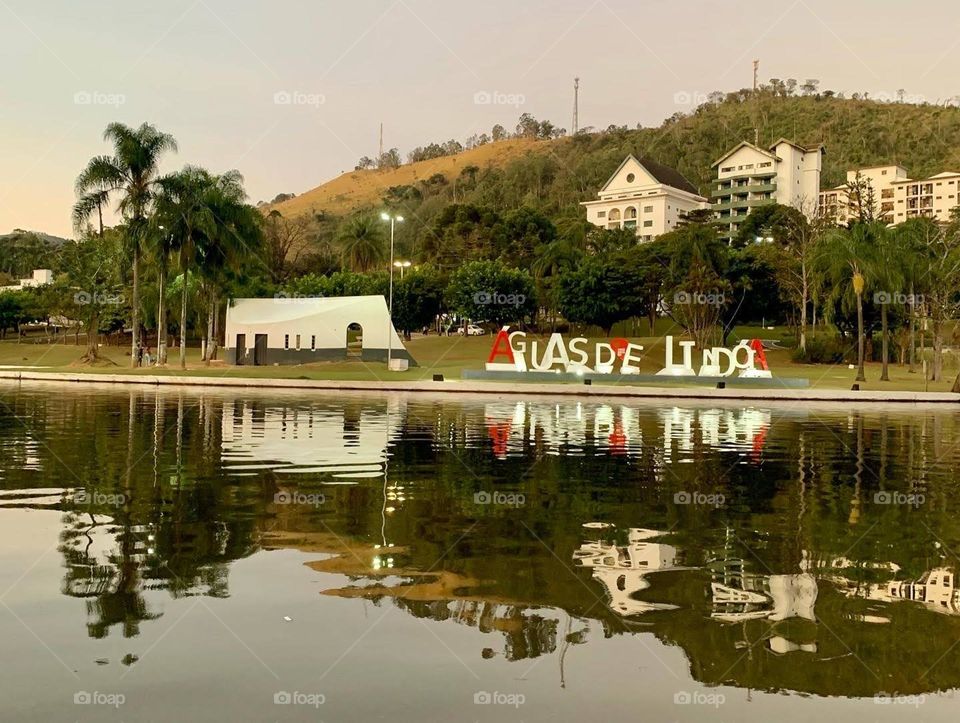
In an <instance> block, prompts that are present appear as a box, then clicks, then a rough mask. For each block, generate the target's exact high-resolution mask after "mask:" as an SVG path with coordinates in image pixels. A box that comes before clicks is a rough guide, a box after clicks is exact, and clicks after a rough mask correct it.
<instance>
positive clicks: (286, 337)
mask: <svg viewBox="0 0 960 723" xmlns="http://www.w3.org/2000/svg"><path fill="white" fill-rule="evenodd" d="M283 348H284V349H289V348H290V335H289V334H284V335H283Z"/></svg>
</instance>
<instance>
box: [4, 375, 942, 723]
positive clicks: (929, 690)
mask: <svg viewBox="0 0 960 723" xmlns="http://www.w3.org/2000/svg"><path fill="white" fill-rule="evenodd" d="M958 426H960V425H958V415H957V413H956V412H955V411H949V408H947V407H940V408H932V407H928V408H921V407H911V406H907V405H902V406H890V407H871V406H867V405H864V406H855V405H843V406H840V405H835V406H831V405H824V404H807V405H799V404H789V403H786V402H785V403H783V404H782V405H776V404H769V403H766V402H764V403H763V404H756V405H754V404H751V405H744V404H738V403H724V404H709V403H702V404H697V403H690V402H687V401H684V402H683V403H682V406H677V405H675V404H673V403H671V402H670V401H669V400H654V401H640V402H638V401H634V400H630V401H629V402H628V403H621V401H616V400H611V401H610V402H609V403H605V404H604V403H597V402H596V400H595V398H591V400H590V401H589V402H588V401H578V400H577V399H576V398H571V397H567V398H561V397H557V398H537V399H534V400H526V399H523V398H521V397H495V396H473V397H466V396H465V397H456V396H454V395H414V394H409V395H405V394H395V395H367V394H362V393H342V394H337V395H320V394H314V393H310V392H276V391H270V392H266V391H263V392H260V391H253V390H235V389H232V390H226V389H224V390H217V389H205V390H202V389H196V388H190V389H177V388H160V389H153V388H146V387H129V388H123V387H117V386H106V385H103V386H98V385H88V386H83V387H81V386H78V385H60V384H55V383H43V382H35V383H23V384H16V383H0V542H2V544H0V640H2V641H3V653H2V655H3V661H4V663H5V664H4V666H3V670H4V675H3V676H2V678H0V690H2V692H3V695H2V699H0V700H2V702H0V706H2V718H3V719H4V720H36V721H60V720H70V721H75V720H124V721H139V720H157V719H170V720H190V721H192V720H229V719H236V720H326V721H374V720H390V721H398V720H402V721H451V720H457V721H459V720H463V721H478V720H479V721H486V720H491V721H492V720H496V721H547V720H584V721H594V720H604V721H621V720H623V721H626V720H637V719H644V720H705V719H709V720H718V721H719V720H762V721H766V720H778V721H791V720H809V719H810V718H811V717H814V716H843V717H854V716H856V717H858V718H865V719H869V720H901V719H902V718H904V717H908V716H909V717H912V718H914V719H917V720H953V719H955V718H956V715H957V713H958V711H960V705H958V702H957V700H956V698H955V693H954V691H955V690H956V689H957V688H958V687H960V645H958V643H960V588H958V587H957V586H956V585H955V575H956V572H957V569H958V567H960V564H958V558H957V554H960V514H958V513H960V494H958V493H960V489H958V486H960V485H958V482H957V478H956V471H957V469H958V458H960V454H958V450H957V441H958V439H960V436H958V435H960V429H958Z"/></svg>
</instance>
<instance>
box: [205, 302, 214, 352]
mask: <svg viewBox="0 0 960 723" xmlns="http://www.w3.org/2000/svg"><path fill="white" fill-rule="evenodd" d="M213 315H214V308H213V298H211V299H210V310H209V311H208V312H207V338H206V343H205V344H204V350H203V362H204V364H206V365H207V366H210V360H211V359H212V358H213V357H211V356H210V354H211V352H212V351H213Z"/></svg>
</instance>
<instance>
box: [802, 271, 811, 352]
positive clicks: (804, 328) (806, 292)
mask: <svg viewBox="0 0 960 723" xmlns="http://www.w3.org/2000/svg"><path fill="white" fill-rule="evenodd" d="M800 273H801V275H802V276H803V303H802V304H800V351H802V352H806V351H807V297H808V296H809V294H810V289H809V284H808V282H807V265H806V264H805V263H804V264H801V266H800Z"/></svg>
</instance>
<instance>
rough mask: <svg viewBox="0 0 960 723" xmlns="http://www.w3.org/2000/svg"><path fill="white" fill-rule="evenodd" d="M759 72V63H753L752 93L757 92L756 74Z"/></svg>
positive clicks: (757, 61) (755, 61) (756, 61)
mask: <svg viewBox="0 0 960 723" xmlns="http://www.w3.org/2000/svg"><path fill="white" fill-rule="evenodd" d="M759 72H760V61H759V60H754V61H753V92H754V93H756V92H757V73H759Z"/></svg>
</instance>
